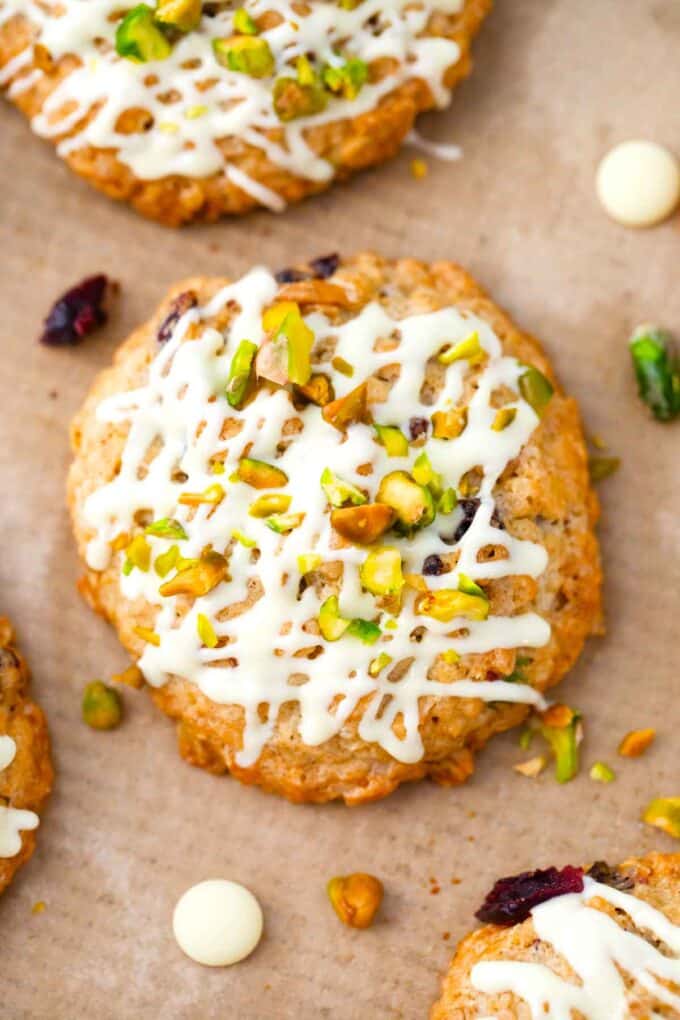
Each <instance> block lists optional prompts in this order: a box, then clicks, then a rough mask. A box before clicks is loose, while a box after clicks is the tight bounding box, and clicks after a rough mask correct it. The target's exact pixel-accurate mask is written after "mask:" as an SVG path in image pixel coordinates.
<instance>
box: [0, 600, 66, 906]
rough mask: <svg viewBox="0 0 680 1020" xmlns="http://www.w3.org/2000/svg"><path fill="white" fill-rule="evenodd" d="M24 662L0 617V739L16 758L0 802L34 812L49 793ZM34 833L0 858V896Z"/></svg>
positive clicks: (6, 772) (49, 776) (45, 754)
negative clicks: (12, 852) (8, 741)
mask: <svg viewBox="0 0 680 1020" xmlns="http://www.w3.org/2000/svg"><path fill="white" fill-rule="evenodd" d="M28 684H29V674H28V669H27V667H26V663H25V662H24V660H23V659H22V657H21V656H20V655H19V653H18V652H17V650H16V648H15V646H14V635H13V632H12V628H11V625H10V623H9V620H7V619H6V618H5V617H0V734H2V735H3V736H9V737H12V739H13V740H14V742H15V744H16V756H15V758H14V760H13V761H12V762H11V763H10V764H9V766H8V767H7V768H6V769H3V770H2V771H0V803H3V804H5V805H7V806H9V807H13V808H17V809H23V810H27V811H35V812H39V810H40V808H41V806H42V804H43V803H44V801H45V799H46V797H47V795H48V794H49V792H50V790H51V788H52V780H53V771H52V764H51V761H50V748H49V739H48V735H47V723H46V721H45V716H44V714H43V712H42V710H41V709H40V708H39V707H38V706H37V705H36V704H35V702H34V701H32V700H31V698H30V696H29V689H28ZM35 842H36V833H35V831H34V830H30V831H23V832H22V833H21V850H20V851H19V853H18V854H16V856H14V857H0V893H1V892H2V891H3V890H4V889H5V888H6V887H7V886H8V885H9V883H10V882H11V880H12V878H13V877H14V874H15V872H17V871H18V870H19V868H20V867H21V866H22V865H23V864H25V863H26V862H27V861H28V860H29V859H30V857H31V855H32V854H33V851H34V850H35Z"/></svg>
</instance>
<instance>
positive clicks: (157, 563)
mask: <svg viewBox="0 0 680 1020" xmlns="http://www.w3.org/2000/svg"><path fill="white" fill-rule="evenodd" d="M178 556H179V546H177V545H171V546H170V548H169V549H168V551H167V552H164V553H161V554H160V556H157V557H156V559H155V560H154V565H153V568H154V570H155V571H156V573H157V574H158V576H159V577H165V576H166V574H169V573H170V571H171V570H172V568H173V567H175V566H176V565H177V557H178Z"/></svg>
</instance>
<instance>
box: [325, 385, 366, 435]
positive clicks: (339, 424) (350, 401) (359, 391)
mask: <svg viewBox="0 0 680 1020" xmlns="http://www.w3.org/2000/svg"><path fill="white" fill-rule="evenodd" d="M321 414H322V417H323V419H324V421H327V422H328V424H329V425H332V426H333V428H336V429H338V431H340V432H346V431H347V429H348V428H349V426H350V425H354V424H355V423H356V422H360V421H365V420H366V417H367V415H368V387H367V385H366V383H365V382H363V383H360V384H359V385H358V386H355V388H354V389H353V390H350V391H349V393H346V394H345V395H344V397H338V399H337V400H333V401H331V403H330V404H326V406H325V407H324V409H323V411H322V412H321Z"/></svg>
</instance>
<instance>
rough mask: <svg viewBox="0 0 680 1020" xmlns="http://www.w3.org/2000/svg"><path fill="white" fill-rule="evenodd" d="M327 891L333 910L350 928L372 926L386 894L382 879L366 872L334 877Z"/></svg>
mask: <svg viewBox="0 0 680 1020" xmlns="http://www.w3.org/2000/svg"><path fill="white" fill-rule="evenodd" d="M326 891H327V893H328V898H329V900H330V901H331V906H332V907H333V910H334V911H335V913H336V914H337V915H338V917H339V918H340V920H341V921H342V923H343V924H346V925H348V926H349V927H350V928H370V926H371V925H372V923H373V920H374V918H375V915H376V914H377V912H378V909H379V907H380V904H381V903H382V900H383V896H384V894H385V890H384V888H383V884H382V882H381V881H380V879H378V878H376V877H375V876H374V875H367V874H366V873H364V872H356V873H354V874H352V875H343V876H337V877H336V878H332V879H331V880H330V882H329V883H328V885H327V886H326Z"/></svg>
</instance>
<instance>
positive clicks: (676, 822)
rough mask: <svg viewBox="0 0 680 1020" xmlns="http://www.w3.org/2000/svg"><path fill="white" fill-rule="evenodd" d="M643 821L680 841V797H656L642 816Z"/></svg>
mask: <svg viewBox="0 0 680 1020" xmlns="http://www.w3.org/2000/svg"><path fill="white" fill-rule="evenodd" d="M642 821H643V822H646V823H647V825H655V826H656V828H657V829H661V830H662V831H663V832H667V833H668V835H669V836H674V837H675V839H680V797H656V798H655V799H654V800H651V801H650V802H649V804H648V805H647V807H646V808H645V810H644V812H643V814H642Z"/></svg>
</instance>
